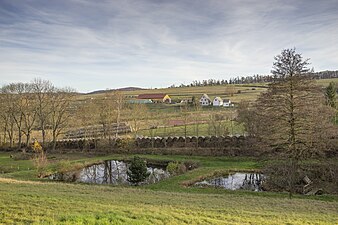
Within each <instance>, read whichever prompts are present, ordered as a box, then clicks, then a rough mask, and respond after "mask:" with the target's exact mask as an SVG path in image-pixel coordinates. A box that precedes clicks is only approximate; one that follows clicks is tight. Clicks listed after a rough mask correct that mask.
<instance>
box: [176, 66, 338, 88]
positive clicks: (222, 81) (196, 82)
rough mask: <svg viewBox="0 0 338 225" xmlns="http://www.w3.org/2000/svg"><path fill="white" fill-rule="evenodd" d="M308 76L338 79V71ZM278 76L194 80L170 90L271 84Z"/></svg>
mask: <svg viewBox="0 0 338 225" xmlns="http://www.w3.org/2000/svg"><path fill="white" fill-rule="evenodd" d="M307 76H308V77H309V78H311V79H330V78H338V70H336V71H320V72H313V71H311V70H309V71H308V72H307ZM275 78H276V76H275V75H274V74H272V75H259V74H256V75H253V76H242V77H239V76H237V77H235V78H230V79H229V80H226V79H207V80H202V81H199V80H194V81H192V82H191V83H190V84H180V85H178V86H176V85H174V84H173V85H171V86H170V87H169V88H175V87H206V86H217V85H227V84H254V83H270V82H273V81H274V80H275Z"/></svg>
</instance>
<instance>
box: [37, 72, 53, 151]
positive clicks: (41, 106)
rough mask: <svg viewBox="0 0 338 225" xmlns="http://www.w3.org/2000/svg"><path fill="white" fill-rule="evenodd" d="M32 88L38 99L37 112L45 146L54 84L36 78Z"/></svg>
mask: <svg viewBox="0 0 338 225" xmlns="http://www.w3.org/2000/svg"><path fill="white" fill-rule="evenodd" d="M32 88H33V92H34V95H35V99H36V114H37V118H38V123H39V129H40V130H41V135H42V145H43V146H45V143H46V129H47V128H46V126H47V123H48V119H49V115H50V113H51V107H50V103H51V97H52V92H53V90H54V86H53V84H52V83H51V82H50V81H48V80H42V79H39V78H35V79H34V80H33V81H32Z"/></svg>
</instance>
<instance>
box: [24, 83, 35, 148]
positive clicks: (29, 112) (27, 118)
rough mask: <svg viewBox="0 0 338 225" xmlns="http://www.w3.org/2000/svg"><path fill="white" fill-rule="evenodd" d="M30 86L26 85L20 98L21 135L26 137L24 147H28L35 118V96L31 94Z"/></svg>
mask: <svg viewBox="0 0 338 225" xmlns="http://www.w3.org/2000/svg"><path fill="white" fill-rule="evenodd" d="M32 91H33V89H32V85H31V84H28V85H27V90H26V93H25V94H24V95H23V96H22V99H21V102H22V105H23V107H22V116H23V125H24V126H23V129H22V132H23V134H25V135H26V146H28V145H29V142H30V138H31V133H32V130H33V127H34V125H35V121H36V117H37V110H36V109H37V107H36V95H35V93H33V92H32Z"/></svg>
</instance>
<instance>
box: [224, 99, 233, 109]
mask: <svg viewBox="0 0 338 225" xmlns="http://www.w3.org/2000/svg"><path fill="white" fill-rule="evenodd" d="M223 106H224V107H230V106H233V104H231V101H230V99H224V100H223Z"/></svg>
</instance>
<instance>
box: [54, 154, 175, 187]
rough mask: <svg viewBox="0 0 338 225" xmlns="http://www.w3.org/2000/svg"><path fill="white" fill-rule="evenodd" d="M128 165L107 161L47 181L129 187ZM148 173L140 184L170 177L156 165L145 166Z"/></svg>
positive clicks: (58, 174) (56, 175)
mask: <svg viewBox="0 0 338 225" xmlns="http://www.w3.org/2000/svg"><path fill="white" fill-rule="evenodd" d="M127 170H128V163H127V162H123V161H117V160H109V161H105V162H104V163H101V164H97V165H92V166H89V167H86V168H83V169H82V170H79V171H73V172H67V173H56V174H53V175H51V176H49V177H48V178H49V179H52V180H59V181H67V182H83V183H94V184H112V185H123V184H124V185H130V182H128V180H127V178H128V176H127ZM147 170H148V172H149V173H150V175H149V177H148V178H147V179H146V180H145V181H144V182H142V183H140V184H152V183H156V182H158V181H160V180H163V179H166V178H168V177H169V176H170V174H169V172H167V171H166V170H165V167H163V166H158V165H150V164H148V165H147Z"/></svg>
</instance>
